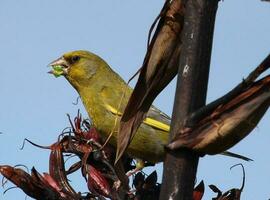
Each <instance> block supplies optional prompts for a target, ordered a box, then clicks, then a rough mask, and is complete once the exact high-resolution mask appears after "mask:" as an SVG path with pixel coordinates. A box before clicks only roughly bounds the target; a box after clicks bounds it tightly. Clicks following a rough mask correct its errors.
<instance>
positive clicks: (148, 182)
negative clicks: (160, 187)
mask: <svg viewBox="0 0 270 200" xmlns="http://www.w3.org/2000/svg"><path fill="white" fill-rule="evenodd" d="M156 184H157V172H156V171H153V172H152V173H151V174H150V175H149V176H148V177H147V178H146V179H145V181H144V185H143V188H144V189H146V190H147V189H152V188H154V186H156Z"/></svg>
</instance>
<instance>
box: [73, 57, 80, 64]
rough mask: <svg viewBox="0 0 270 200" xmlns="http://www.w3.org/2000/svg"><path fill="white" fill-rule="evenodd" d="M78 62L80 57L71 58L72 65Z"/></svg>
mask: <svg viewBox="0 0 270 200" xmlns="http://www.w3.org/2000/svg"><path fill="white" fill-rule="evenodd" d="M78 60H80V56H72V57H71V62H72V63H75V62H77V61H78Z"/></svg>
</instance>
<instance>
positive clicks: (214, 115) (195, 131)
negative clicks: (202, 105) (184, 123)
mask: <svg viewBox="0 0 270 200" xmlns="http://www.w3.org/2000/svg"><path fill="white" fill-rule="evenodd" d="M269 105H270V76H267V77H265V78H263V79H261V80H259V81H257V82H255V83H253V84H252V85H251V86H250V87H248V88H246V89H244V90H243V91H242V92H241V93H240V94H239V95H237V96H236V97H234V98H232V99H230V100H229V101H227V102H226V103H224V104H222V105H220V106H218V107H217V108H216V109H215V110H214V111H212V112H211V113H208V115H207V116H205V117H204V118H203V119H201V120H200V121H199V122H198V123H197V124H196V125H195V126H194V127H192V128H184V129H183V130H182V131H181V133H180V134H179V135H178V136H177V137H176V138H175V139H174V140H173V142H172V143H170V144H169V145H168V148H170V149H177V148H182V147H186V148H191V149H193V150H195V151H196V152H199V153H201V154H218V153H221V152H224V151H226V150H227V149H229V148H230V147H232V146H234V145H235V144H237V143H238V142H239V141H241V140H242V139H243V138H244V137H246V136H247V135H248V134H249V133H250V132H251V131H252V130H253V129H254V128H255V127H256V126H257V124H258V123H259V121H260V120H261V118H262V117H263V115H264V113H265V112H266V111H267V109H268V107H269Z"/></svg>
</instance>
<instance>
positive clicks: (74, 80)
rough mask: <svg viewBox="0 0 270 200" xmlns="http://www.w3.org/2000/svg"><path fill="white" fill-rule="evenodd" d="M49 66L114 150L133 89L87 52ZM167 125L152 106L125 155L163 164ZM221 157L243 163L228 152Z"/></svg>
mask: <svg viewBox="0 0 270 200" xmlns="http://www.w3.org/2000/svg"><path fill="white" fill-rule="evenodd" d="M49 65H50V66H51V67H52V70H51V71H50V73H51V74H54V75H55V76H56V77H59V76H64V77H65V78H66V79H67V81H68V82H69V83H70V84H71V85H72V86H73V87H74V89H75V90H76V91H77V92H78V93H79V95H80V98H81V100H82V102H83V104H84V107H85V109H86V111H87V113H88V115H89V117H90V119H91V121H92V123H93V125H94V127H95V128H96V129H97V130H98V131H99V132H100V134H101V136H102V137H103V138H104V139H106V138H108V137H110V136H111V137H110V139H109V143H110V144H111V145H113V146H115V147H116V144H117V131H118V126H119V121H120V118H121V115H122V113H123V112H124V109H125V106H126V105H127V103H128V99H129V97H130V95H131V93H132V91H133V89H132V88H131V87H130V86H129V85H128V84H127V83H126V82H125V81H124V80H123V79H122V78H121V77H120V76H119V75H118V74H117V73H116V72H114V71H113V70H112V69H111V67H110V66H109V65H108V64H107V63H106V61H104V60H103V59H102V58H101V57H99V56H98V55H96V54H94V53H91V52H89V51H85V50H77V51H71V52H67V53H65V54H64V55H62V56H61V57H60V58H58V59H56V60H54V61H53V62H51V63H50V64H49ZM170 123H171V118H170V117H169V116H168V115H167V114H165V113H164V112H162V111H161V110H160V109H158V108H157V107H155V106H154V105H152V106H151V107H150V109H149V111H148V112H147V115H146V118H145V119H144V121H143V123H142V124H141V125H140V127H139V129H138V131H137V133H136V134H135V136H134V138H133V139H132V142H131V143H130V145H129V146H128V148H127V151H126V153H127V154H128V155H129V156H130V157H132V158H134V159H138V160H140V161H144V162H149V163H153V164H155V163H158V162H162V161H163V160H164V158H165V148H164V147H165V146H166V145H167V144H168V142H169V130H170ZM224 155H229V156H232V157H238V158H243V159H245V157H242V156H240V155H237V154H233V153H230V152H224ZM140 165H141V166H143V165H142V164H141V162H140Z"/></svg>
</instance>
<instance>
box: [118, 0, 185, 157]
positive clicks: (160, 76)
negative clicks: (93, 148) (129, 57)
mask: <svg viewBox="0 0 270 200" xmlns="http://www.w3.org/2000/svg"><path fill="white" fill-rule="evenodd" d="M165 5H166V6H164V8H163V12H161V13H164V14H162V15H161V17H160V20H159V23H158V25H157V29H156V31H155V34H154V36H153V39H152V40H151V43H150V46H149V48H148V51H147V53H146V56H145V59H144V62H143V66H142V68H141V72H140V76H139V79H138V82H137V84H136V86H135V88H134V90H133V93H132V95H131V97H130V99H129V102H128V104H127V106H126V108H125V111H124V113H123V116H122V118H121V121H120V128H119V132H118V138H117V154H116V162H117V161H118V160H119V158H120V157H121V156H122V155H123V153H124V151H125V149H126V148H127V147H128V145H129V144H130V142H131V140H132V138H133V137H134V135H135V133H136V131H137V129H138V128H139V126H140V124H141V123H142V121H143V119H144V117H145V115H146V113H147V112H148V110H149V108H150V106H151V105H152V103H153V101H154V99H155V98H156V96H157V95H158V94H159V93H160V92H161V91H162V90H163V89H164V88H165V87H166V86H167V85H168V83H169V82H170V81H171V80H172V79H173V78H174V77H175V76H176V74H177V70H178V68H177V66H178V65H177V62H178V58H179V54H180V48H181V41H180V33H181V31H182V24H183V5H182V3H179V1H172V2H171V1H166V3H165Z"/></svg>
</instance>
